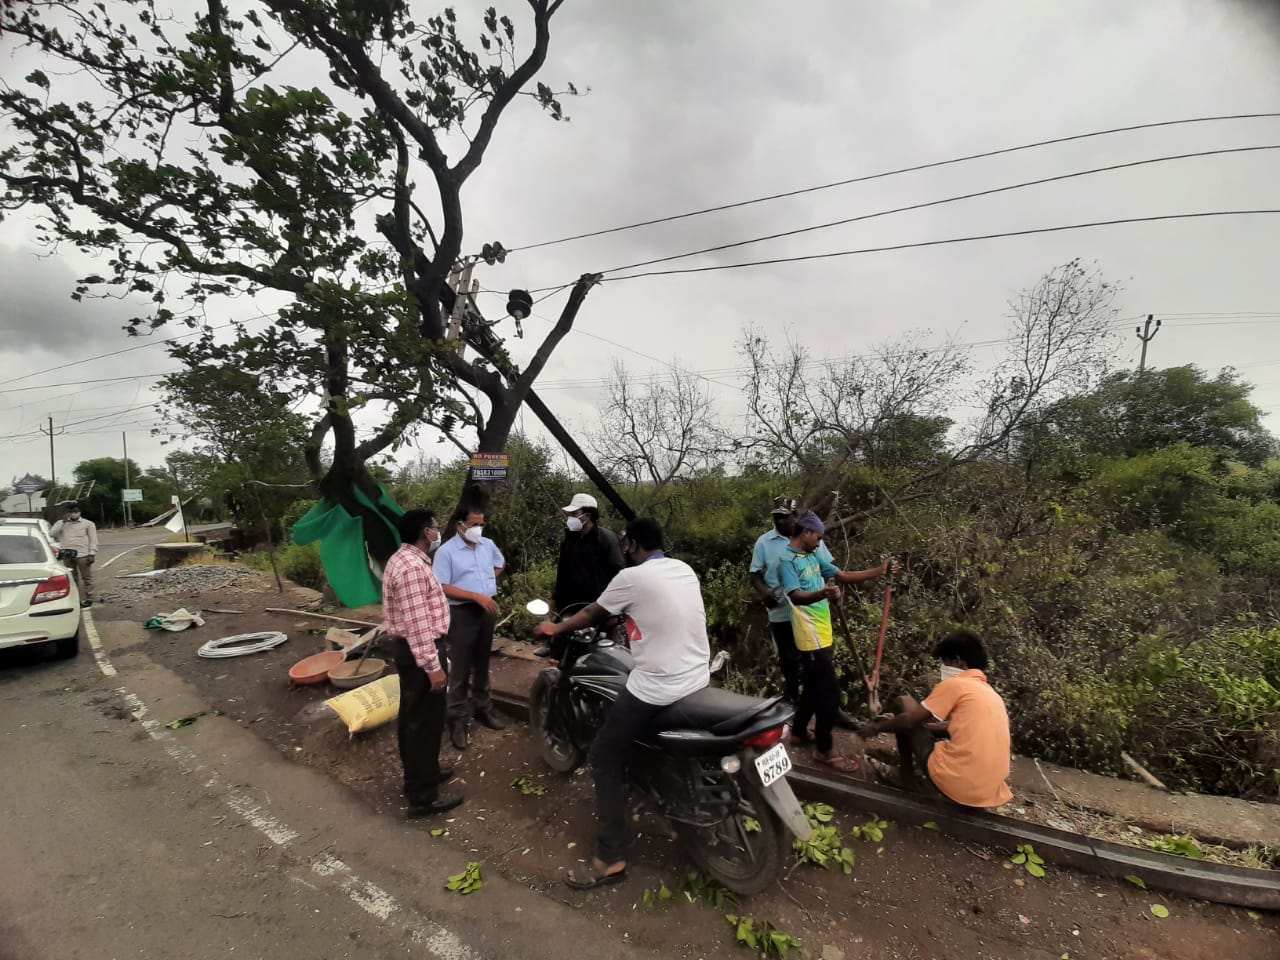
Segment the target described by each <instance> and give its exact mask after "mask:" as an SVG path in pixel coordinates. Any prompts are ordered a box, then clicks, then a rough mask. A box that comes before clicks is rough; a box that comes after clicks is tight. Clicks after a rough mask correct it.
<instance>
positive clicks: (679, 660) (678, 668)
mask: <svg viewBox="0 0 1280 960" xmlns="http://www.w3.org/2000/svg"><path fill="white" fill-rule="evenodd" d="M622 548H623V556H624V558H625V559H626V561H627V564H628V566H627V567H626V568H625V569H623V571H622V572H621V573H619V574H618V575H617V576H616V577H614V578H613V582H611V583H610V584H609V586H608V587H606V588H605V591H604V593H602V594H600V597H599V598H598V599H597V600H596V602H595V603H592V604H590V605H589V606H588V607H587V608H586V609H585V610H581V611H579V612H578V613H575V614H574V615H573V616H571V617H569V618H568V619H567V620H562V621H560V622H559V623H540V624H538V626H537V627H536V628H535V629H534V632H535V633H536V634H537V635H539V636H542V637H554V636H556V635H558V634H561V633H567V632H571V631H573V630H580V629H582V628H583V627H588V626H592V625H594V624H597V623H600V622H602V621H604V620H606V619H608V618H609V617H611V616H613V617H620V616H628V617H630V618H631V619H632V620H633V621H635V625H636V627H637V632H638V634H639V636H638V638H636V639H633V640H632V641H631V654H632V656H633V657H634V658H635V669H634V670H632V671H631V675H630V676H628V677H627V686H626V689H625V690H624V691H623V692H622V695H621V696H619V697H618V700H617V702H615V703H614V705H613V706H612V707H610V708H609V713H608V715H607V716H606V717H605V721H604V724H603V725H602V726H601V727H600V730H599V732H598V733H597V734H596V736H595V740H594V741H593V742H592V744H591V770H592V773H593V774H594V775H595V782H596V819H597V820H598V821H599V833H598V835H597V839H596V849H595V857H594V858H593V859H592V860H591V862H590V863H589V864H587V866H586V867H584V868H575V869H573V870H570V871H569V874H568V876H567V877H566V878H565V883H567V884H568V885H569V886H571V887H574V888H576V889H579V890H587V889H590V888H592V887H598V886H601V885H603V884H606V883H617V882H618V881H620V880H622V879H624V878H625V876H626V870H627V860H626V856H627V849H628V848H629V847H630V845H631V820H630V817H629V816H628V814H627V786H626V780H625V776H624V774H625V769H626V763H627V755H628V754H629V753H630V751H631V743H632V741H633V740H635V739H636V738H637V737H638V736H640V735H642V734H643V733H644V732H645V730H647V729H648V727H649V725H650V724H651V723H652V722H653V719H654V717H656V716H657V715H658V714H659V713H661V712H662V711H663V710H665V709H666V708H667V706H669V705H670V704H672V703H675V702H676V701H677V700H679V699H681V698H683V697H687V696H689V694H691V693H697V692H698V691H699V690H701V689H702V688H703V687H705V686H706V685H707V684H708V683H709V682H710V680H711V675H710V673H709V672H708V669H707V661H708V660H709V659H710V657H711V645H710V643H708V641H707V614H706V610H705V609H704V608H703V605H702V590H701V587H700V586H699V584H698V575H697V574H696V573H694V572H693V568H691V567H690V566H689V565H688V564H687V563H684V562H683V561H681V560H676V559H674V558H673V557H668V556H666V555H664V553H663V551H662V528H661V527H660V526H659V525H658V521H657V520H654V519H652V518H650V517H641V518H639V519H637V520H632V521H631V522H630V523H629V524H627V529H626V530H624V531H623V532H622Z"/></svg>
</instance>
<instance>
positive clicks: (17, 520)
mask: <svg viewBox="0 0 1280 960" xmlns="http://www.w3.org/2000/svg"><path fill="white" fill-rule="evenodd" d="M0 527H27V528H29V529H32V530H39V531H40V533H41V535H42V536H43V537H44V538H45V539H46V540H48V541H49V545H50V546H51V547H53V549H54V550H57V549H58V541H57V540H55V539H54V538H53V528H52V527H51V526H49V521H48V520H45V519H44V518H43V517H0Z"/></svg>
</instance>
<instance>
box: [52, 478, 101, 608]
mask: <svg viewBox="0 0 1280 960" xmlns="http://www.w3.org/2000/svg"><path fill="white" fill-rule="evenodd" d="M49 532H50V533H51V534H53V539H55V540H57V541H58V546H59V547H61V548H62V549H63V550H74V551H75V552H76V559H75V568H74V570H75V577H76V581H77V583H79V585H80V606H82V607H87V606H90V605H91V604H92V603H93V561H94V559H95V557H96V555H97V553H98V527H97V525H96V524H95V523H94V522H93V521H92V520H88V519H86V518H84V517H82V516H81V515H80V504H78V503H76V502H75V501H72V502H71V503H68V504H67V512H66V513H65V514H64V515H63V517H62V519H61V520H59V521H58V522H57V523H55V524H54V525H53V526H52V527H51V528H50V529H49Z"/></svg>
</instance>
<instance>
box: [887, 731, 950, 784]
mask: <svg viewBox="0 0 1280 960" xmlns="http://www.w3.org/2000/svg"><path fill="white" fill-rule="evenodd" d="M896 739H897V741H898V773H899V775H900V776H901V778H902V785H903V786H904V787H907V788H912V787H916V786H918V785H919V784H920V782H921V781H923V782H924V783H925V784H927V785H928V786H930V787H933V789H934V790H935V791H937V792H939V793H940V792H941V791H938V788H937V787H935V786H934V784H933V777H931V776H930V775H929V756H930V755H931V754H932V753H933V748H934V746H936V745H937V742H938V740H937V738H936V737H935V736H934V735H933V734H932V733H931V732H930V731H928V730H926V729H925V728H924V727H922V726H921V727H916V728H915V729H914V730H909V731H907V732H906V733H899V734H897V736H896Z"/></svg>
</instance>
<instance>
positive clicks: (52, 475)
mask: <svg viewBox="0 0 1280 960" xmlns="http://www.w3.org/2000/svg"><path fill="white" fill-rule="evenodd" d="M37 429H38V430H39V431H40V432H41V433H47V434H49V493H48V494H47V495H46V496H45V501H44V505H45V509H48V508H49V507H52V506H53V504H52V503H51V502H50V501H51V500H52V499H53V491H54V488H56V487H57V486H58V470H57V468H56V467H55V466H54V464H53V414H52V413H51V414H49V429H48V430H46V429H45V428H44V427H38V428H37Z"/></svg>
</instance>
